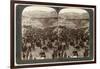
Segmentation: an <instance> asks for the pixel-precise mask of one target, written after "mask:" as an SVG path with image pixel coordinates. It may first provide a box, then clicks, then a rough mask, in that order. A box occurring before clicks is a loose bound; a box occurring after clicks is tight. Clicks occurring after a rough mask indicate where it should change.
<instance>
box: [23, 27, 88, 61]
mask: <svg viewBox="0 0 100 69" xmlns="http://www.w3.org/2000/svg"><path fill="white" fill-rule="evenodd" d="M22 44H23V45H22V48H21V49H22V50H21V59H22V60H36V59H58V58H78V57H79V58H82V57H88V56H89V35H88V33H84V30H83V29H69V28H66V27H64V26H59V27H48V28H45V29H43V30H42V29H36V30H34V29H33V30H32V31H30V30H27V31H26V33H25V34H24V36H22Z"/></svg>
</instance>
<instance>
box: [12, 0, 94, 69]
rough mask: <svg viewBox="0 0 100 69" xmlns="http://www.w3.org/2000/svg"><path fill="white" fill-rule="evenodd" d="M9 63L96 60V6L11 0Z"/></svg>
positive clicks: (64, 62)
mask: <svg viewBox="0 0 100 69" xmlns="http://www.w3.org/2000/svg"><path fill="white" fill-rule="evenodd" d="M13 6H14V7H13V8H14V9H13V11H12V12H13V13H12V14H13V15H14V17H13V16H12V19H13V21H12V23H13V24H12V25H13V28H12V29H14V32H13V36H14V37H13V39H14V41H13V42H14V45H13V44H12V45H13V46H12V48H13V49H12V52H13V53H12V59H13V60H12V64H13V63H14V64H13V65H14V66H16V67H21V66H23V67H24V66H26V67H27V66H32V65H33V67H37V66H38V65H40V66H46V65H47V66H49V65H57V64H58V65H64V64H66V65H67V64H68V65H69V64H81V63H95V57H96V56H95V16H96V15H95V6H85V5H70V4H68V5H67V4H66V5H65V4H53V3H39V2H26V3H24V2H21V3H20V2H14V3H13Z"/></svg>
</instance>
